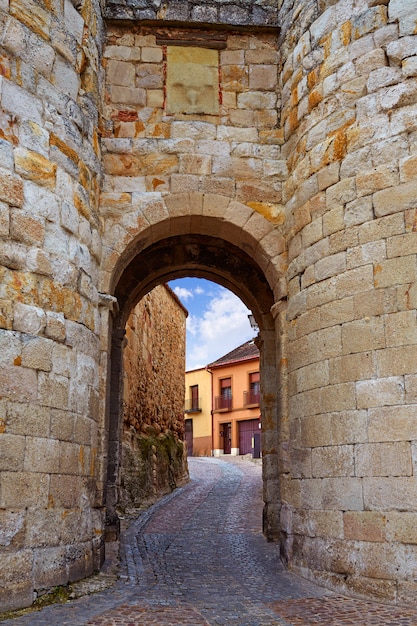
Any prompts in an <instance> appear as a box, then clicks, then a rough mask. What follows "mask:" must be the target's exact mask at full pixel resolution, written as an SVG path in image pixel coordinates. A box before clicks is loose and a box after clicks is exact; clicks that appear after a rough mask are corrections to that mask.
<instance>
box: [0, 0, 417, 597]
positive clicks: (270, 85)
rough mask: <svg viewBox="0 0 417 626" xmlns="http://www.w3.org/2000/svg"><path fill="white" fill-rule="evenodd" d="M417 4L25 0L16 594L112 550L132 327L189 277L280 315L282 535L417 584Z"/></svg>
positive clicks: (376, 592) (266, 368) (10, 184)
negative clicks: (107, 538) (149, 301)
mask: <svg viewBox="0 0 417 626" xmlns="http://www.w3.org/2000/svg"><path fill="white" fill-rule="evenodd" d="M416 15H417V2H416V0H328V1H326V0H303V1H301V0H299V1H297V0H291V1H288V2H287V1H282V2H281V1H280V2H275V1H274V2H272V1H267V0H264V1H261V0H256V1H255V0H254V1H251V0H247V1H243V0H241V1H237V0H236V1H235V2H233V3H232V2H230V3H229V2H216V1H214V0H213V1H212V2H203V1H200V2H191V1H190V2H187V1H179V2H165V3H162V2H158V1H156V2H150V1H149V2H147V1H146V0H144V1H143V2H142V1H141V2H135V3H133V2H131V3H129V2H128V1H127V2H125V3H121V2H115V3H111V4H110V3H108V4H107V5H106V6H103V7H101V6H99V5H98V4H97V5H96V4H95V3H94V2H93V3H92V2H90V0H85V1H84V2H83V3H82V4H81V6H80V7H79V8H78V10H77V9H76V8H75V7H74V6H73V5H72V4H71V3H70V2H68V0H64V2H61V0H59V1H58V0H56V1H52V2H48V3H42V2H41V1H40V0H39V2H38V3H35V2H34V1H33V0H0V107H1V108H0V139H1V140H0V238H1V239H0V262H1V268H0V276H1V281H0V321H1V328H2V330H1V334H0V342H1V348H2V350H1V376H0V396H1V398H0V471H1V476H0V550H1V552H0V569H1V579H2V581H3V585H2V589H1V590H0V605H1V606H2V608H14V607H20V606H25V605H28V604H30V603H31V602H32V601H33V599H34V598H35V597H36V594H37V593H40V592H42V591H43V590H45V589H47V588H50V587H52V586H55V585H57V584H60V583H66V582H67V581H68V580H73V579H75V578H79V577H81V576H85V575H88V574H89V573H91V572H92V571H93V570H94V569H95V568H97V567H98V566H99V564H100V559H101V558H102V545H103V544H102V538H103V535H104V526H105V517H106V515H107V519H108V521H109V520H110V521H111V522H112V521H114V519H115V507H116V505H117V503H118V501H119V498H120V489H119V487H120V479H121V473H120V460H121V441H120V436H119V434H118V433H120V431H121V429H120V424H121V422H120V420H121V415H122V413H121V400H122V398H121V389H122V380H123V377H122V374H123V368H122V365H121V363H122V358H121V351H122V344H123V337H124V332H125V325H126V322H127V319H128V317H129V314H130V312H131V310H132V309H133V307H134V306H135V305H136V304H137V302H138V301H139V300H140V299H141V298H142V297H143V296H144V295H146V293H148V292H149V291H150V290H151V289H152V288H153V287H155V286H156V285H158V284H161V283H164V282H166V281H167V280H169V279H170V278H174V277H178V276H185V275H193V276H203V277H207V278H211V279H214V280H217V281H218V282H220V283H221V284H224V285H225V286H227V287H229V288H230V289H232V290H233V291H235V293H237V294H238V295H239V296H240V297H241V298H242V299H243V300H244V301H245V303H246V304H247V305H248V306H249V307H250V308H251V309H252V310H253V312H254V314H255V317H256V319H257V322H258V325H259V328H260V338H259V345H260V349H261V374H262V390H261V391H262V398H263V399H262V403H263V406H262V416H263V450H264V459H263V469H264V499H265V516H264V517H265V532H266V534H267V535H268V537H269V538H271V539H272V538H277V539H279V540H280V541H281V546H282V555H283V558H284V559H285V560H286V562H287V563H288V564H289V566H290V567H292V568H294V569H296V571H298V572H299V573H301V574H303V575H305V576H308V577H312V578H315V579H316V580H319V581H321V582H324V583H325V584H327V585H329V586H330V587H333V588H336V589H338V590H339V591H343V592H349V593H357V594H361V595H368V596H373V597H378V598H380V599H383V600H384V601H389V602H393V603H395V602H398V603H410V604H412V603H415V598H416V597H417V595H416V584H417V583H416V582H415V581H416V579H417V538H416V530H415V529H416V528H417V524H416V521H417V507H416V502H417V497H416V496H417V483H416V467H417V454H416V449H417V448H416V440H417V432H416V423H417V422H416V400H417V397H416V371H417V362H416V359H417V357H416V354H417V351H416V343H417V323H416V321H417V320H416V308H417V307H416V302H417V301H416V294H417V291H416V272H417V264H416V253H417V235H416V232H415V231H416V208H417V167H416V164H417V121H416V120H417V62H416V59H417V43H416V42H417V35H416ZM190 50H191V51H192V52H193V53H192V54H190V52H189V51H190ZM194 51H195V53H194ZM182 63H187V64H189V65H187V68H188V70H195V71H187V72H184V73H182V71H181V64H182ZM190 75H191V76H195V81H191V82H190V80H189V78H190ZM216 94H217V97H216ZM207 103H209V104H207Z"/></svg>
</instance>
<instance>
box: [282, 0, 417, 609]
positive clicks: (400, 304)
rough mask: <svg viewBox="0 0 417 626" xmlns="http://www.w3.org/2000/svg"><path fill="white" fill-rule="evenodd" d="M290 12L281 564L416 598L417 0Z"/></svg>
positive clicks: (357, 588) (301, 5)
mask: <svg viewBox="0 0 417 626" xmlns="http://www.w3.org/2000/svg"><path fill="white" fill-rule="evenodd" d="M292 4H293V3H288V4H287V3H285V2H284V3H282V9H281V11H282V12H281V16H282V18H283V28H282V31H281V41H280V49H281V51H282V57H281V72H280V89H281V92H282V103H283V107H282V111H281V126H282V128H283V129H284V134H285V144H284V146H283V154H284V155H285V157H286V162H287V165H288V178H287V180H286V182H285V184H284V186H283V201H284V202H285V205H286V221H285V224H286V229H287V239H288V255H289V256H288V261H289V265H288V272H287V277H288V309H287V321H288V325H287V326H286V332H285V334H286V337H287V341H288V344H287V350H288V372H289V377H288V390H289V406H288V411H287V415H288V420H286V419H285V420H284V421H283V423H282V425H283V428H282V433H281V436H282V450H283V457H284V458H285V466H284V467H283V468H282V470H283V480H282V487H283V490H282V501H283V504H284V506H283V510H282V514H281V519H282V528H283V530H284V535H285V536H286V538H285V541H284V542H283V551H284V556H285V558H286V559H287V560H288V561H289V562H290V563H291V564H292V566H293V567H294V568H295V569H296V570H297V571H299V572H300V573H302V574H304V575H308V576H310V577H314V578H315V579H316V580H320V581H322V582H324V583H325V584H328V585H330V586H332V587H334V588H336V589H338V590H341V591H350V592H352V591H353V592H355V593H359V594H364V595H366V594H371V595H373V596H376V597H379V598H380V599H382V600H384V601H392V602H395V601H398V602H410V603H412V602H413V597H414V598H415V591H416V588H415V582H413V580H414V579H415V576H416V573H417V549H416V542H415V536H414V531H413V527H414V526H415V525H416V523H417V509H416V494H417V482H416V473H417V471H416V470H417V465H416V454H415V451H416V428H415V400H416V396H415V393H414V388H415V376H416V374H415V372H416V370H417V356H416V355H417V350H416V341H417V319H416V305H417V290H416V277H417V274H416V272H417V263H416V260H417V257H416V253H417V235H416V208H417V168H416V163H417V161H416V149H417V141H416V140H417V123H416V119H417V117H416V114H417V64H416V61H417V56H416V52H417V48H416V36H415V16H416V11H417V4H416V3H415V2H413V1H411V2H406V1H401V0H391V1H390V2H387V1H381V2H378V1H375V2H347V1H341V2H328V3H321V5H323V6H322V9H323V10H322V12H321V14H320V15H318V14H317V7H316V3H314V2H298V3H296V5H297V6H296V7H293V6H292ZM297 10H298V11H299V20H298V21H297V25H295V24H293V22H292V20H291V17H292V15H293V11H297ZM284 324H285V322H284ZM288 442H289V447H288ZM288 452H289V453H288ZM405 563H407V566H406V565H405Z"/></svg>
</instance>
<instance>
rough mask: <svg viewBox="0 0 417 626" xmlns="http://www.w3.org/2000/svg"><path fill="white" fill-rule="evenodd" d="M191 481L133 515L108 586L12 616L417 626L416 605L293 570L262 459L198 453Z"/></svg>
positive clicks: (140, 625) (44, 623)
mask: <svg viewBox="0 0 417 626" xmlns="http://www.w3.org/2000/svg"><path fill="white" fill-rule="evenodd" d="M190 471H191V477H192V481H191V482H190V484H188V485H186V486H185V487H183V488H181V489H179V490H177V491H176V492H174V493H173V494H170V495H169V496H167V497H165V498H163V499H162V500H160V501H159V502H158V503H157V504H156V505H154V506H153V507H151V508H150V509H148V510H147V511H146V512H145V513H144V514H142V515H141V516H140V517H139V518H138V519H137V520H135V521H134V522H133V523H132V524H131V525H130V526H129V528H128V530H127V531H126V532H125V533H124V535H123V540H122V542H121V564H120V578H119V580H118V582H117V583H116V584H115V585H114V586H113V587H112V588H110V589H107V590H106V591H104V592H100V593H97V594H94V595H90V596H85V597H83V598H80V599H78V600H74V601H71V602H68V603H66V604H64V605H54V606H50V607H47V608H45V609H43V610H42V611H39V612H32V613H30V614H28V615H25V616H22V617H16V618H15V619H8V620H6V621H3V622H2V626H3V625H10V626H28V625H30V626H58V625H59V626H61V625H62V626H66V625H68V626H85V625H87V624H88V625H89V626H116V625H117V626H150V625H157V626H176V625H178V626H182V625H187V626H221V625H223V624H226V625H230V626H280V625H281V626H310V625H311V626H313V625H315V624H319V625H321V626H343V625H347V624H350V625H352V624H355V625H356V626H362V625H363V626H366V625H368V624H369V625H377V626H381V625H388V624H392V625H395V626H412V625H416V626H417V611H413V610H411V609H408V610H407V609H399V608H396V607H390V606H385V605H381V604H377V603H372V602H365V601H360V600H352V599H348V598H344V597H340V596H336V595H334V594H331V593H329V592H327V591H325V590H324V589H322V588H320V587H318V586H316V585H314V584H312V583H310V582H307V581H305V580H303V579H300V578H298V577H296V576H294V575H292V574H290V573H289V572H286V571H285V570H284V568H283V567H282V565H281V564H280V561H279V554H278V546H276V545H275V544H271V543H267V542H266V540H265V539H264V537H263V535H262V532H261V515H262V498H261V493H262V479H261V467H260V465H259V464H257V463H254V462H253V461H251V460H248V459H242V458H231V459H230V460H228V462H226V461H224V460H219V459H209V458H204V459H199V458H196V459H190Z"/></svg>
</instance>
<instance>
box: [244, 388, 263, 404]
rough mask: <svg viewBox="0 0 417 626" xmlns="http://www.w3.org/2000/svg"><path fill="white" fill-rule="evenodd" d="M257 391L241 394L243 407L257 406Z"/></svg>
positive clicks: (251, 390)
mask: <svg viewBox="0 0 417 626" xmlns="http://www.w3.org/2000/svg"><path fill="white" fill-rule="evenodd" d="M259 395H260V394H259V391H255V390H253V389H250V390H249V391H244V392H243V405H244V406H247V405H248V404H258V405H259Z"/></svg>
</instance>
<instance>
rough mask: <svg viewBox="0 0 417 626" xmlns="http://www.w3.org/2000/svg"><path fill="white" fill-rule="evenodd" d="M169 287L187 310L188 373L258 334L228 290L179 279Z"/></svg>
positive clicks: (199, 281)
mask: <svg viewBox="0 0 417 626" xmlns="http://www.w3.org/2000/svg"><path fill="white" fill-rule="evenodd" d="M169 286H170V287H171V289H172V290H173V291H174V293H175V294H176V295H177V296H178V298H179V299H180V300H181V302H182V304H183V305H184V306H185V308H186V309H187V310H188V318H187V344H186V352H187V356H186V369H187V371H188V370H192V369H198V368H200V367H205V366H206V365H208V364H209V363H212V362H213V361H215V360H216V359H218V358H219V357H221V356H223V355H224V354H227V353H228V352H230V350H233V349H234V348H237V346H240V345H241V344H242V343H244V342H245V341H248V340H249V339H252V337H254V336H255V335H256V334H257V331H254V330H252V328H251V326H250V324H249V320H248V314H249V313H250V311H249V309H247V308H246V306H245V305H244V304H243V302H242V301H241V300H240V299H239V298H238V297H237V296H235V295H234V294H233V293H232V292H231V291H229V290H228V289H225V288H224V287H221V286H220V285H217V284H216V283H212V282H211V281H208V280H204V279H202V278H179V279H177V280H172V281H170V282H169Z"/></svg>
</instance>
